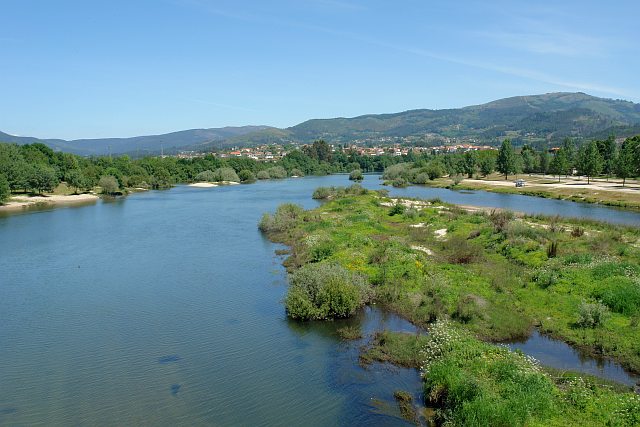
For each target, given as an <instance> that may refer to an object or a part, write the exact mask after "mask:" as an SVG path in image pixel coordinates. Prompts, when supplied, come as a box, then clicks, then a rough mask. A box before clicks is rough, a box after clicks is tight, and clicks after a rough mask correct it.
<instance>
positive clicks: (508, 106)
mask: <svg viewBox="0 0 640 427" xmlns="http://www.w3.org/2000/svg"><path fill="white" fill-rule="evenodd" d="M638 128H640V104H635V103H633V102H629V101H623V100H614V99H605V98H598V97H595V96H591V95H587V94H585V93H580V92H579V93H567V92H556V93H548V94H544V95H531V96H516V97H512V98H505V99H499V100H497V101H492V102H489V103H486V104H481V105H472V106H469V107H464V108H453V109H443V110H427V109H421V110H410V111H404V112H401V113H392V114H367V115H363V116H358V117H352V118H344V117H339V118H332V119H312V120H307V121H305V122H303V123H300V124H298V125H295V126H292V127H290V128H287V129H278V128H275V127H269V126H242V127H224V128H212V129H191V130H184V131H179V132H173V133H168V134H163V135H149V136H138V137H133V138H103V139H80V140H74V141H65V140H60V139H45V140H38V139H36V138H30V137H18V136H13V135H8V134H3V133H1V132H0V141H2V142H14V143H18V144H28V143H32V142H36V141H41V142H44V143H45V144H47V145H49V146H50V147H52V148H53V149H56V150H61V151H68V152H71V153H76V154H81V155H100V154H108V153H113V154H119V153H130V154H139V155H142V154H158V153H160V151H161V150H162V149H163V150H164V152H165V153H173V152H175V151H178V150H198V151H209V150H212V149H221V148H228V147H233V146H246V145H260V144H271V143H283V142H293V141H295V142H302V143H307V142H311V141H313V140H316V139H319V138H323V139H325V140H327V141H330V142H335V143H350V142H354V141H358V142H367V141H368V142H376V141H381V140H383V139H385V140H389V139H391V140H394V139H395V138H403V139H404V141H406V142H412V143H422V144H439V143H442V142H444V141H447V140H450V139H451V138H454V139H456V140H467V141H476V142H478V143H484V144H495V143H497V142H500V141H501V140H503V139H504V138H507V137H508V138H511V139H512V140H513V142H514V143H515V144H522V143H525V142H526V143H534V144H535V143H542V142H549V141H559V140H561V139H563V138H565V137H572V138H576V139H578V140H582V139H587V138H602V137H603V135H604V137H606V136H608V135H610V134H615V135H619V136H629V135H633V134H637V129H638Z"/></svg>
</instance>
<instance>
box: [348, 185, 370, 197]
mask: <svg viewBox="0 0 640 427" xmlns="http://www.w3.org/2000/svg"><path fill="white" fill-rule="evenodd" d="M345 192H346V193H347V194H351V195H353V196H362V195H364V194H367V193H368V192H369V190H367V189H366V188H364V187H363V186H362V185H360V184H352V185H350V186H349V187H347V188H346V189H345Z"/></svg>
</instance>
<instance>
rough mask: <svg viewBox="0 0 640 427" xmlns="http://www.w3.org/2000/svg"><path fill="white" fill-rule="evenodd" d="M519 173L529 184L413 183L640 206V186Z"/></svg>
mask: <svg viewBox="0 0 640 427" xmlns="http://www.w3.org/2000/svg"><path fill="white" fill-rule="evenodd" d="M518 177H519V178H521V179H524V180H525V181H526V186H525V187H520V188H517V187H515V184H514V180H515V179H516V178H515V176H513V177H512V178H510V179H508V180H494V179H473V178H465V179H463V180H462V181H461V182H460V183H459V184H458V185H453V184H452V182H451V180H449V179H447V178H439V179H436V180H434V181H430V182H427V183H425V184H411V185H424V186H425V187H434V188H448V189H450V190H471V191H487V192H491V193H503V194H519V195H522V196H530V197H540V198H544V199H556V200H565V201H570V202H577V203H588V204H595V205H601V206H610V207H615V208H618V209H623V210H628V211H631V212H638V211H639V210H640V188H638V187H631V186H628V187H627V186H625V187H622V185H621V184H620V183H617V182H613V181H610V182H604V181H591V183H589V184H587V182H586V181H584V180H578V179H576V178H569V179H563V181H561V182H557V181H556V180H555V179H554V178H553V177H550V176H540V175H532V176H529V175H524V174H522V175H518ZM629 184H631V182H630V183H629Z"/></svg>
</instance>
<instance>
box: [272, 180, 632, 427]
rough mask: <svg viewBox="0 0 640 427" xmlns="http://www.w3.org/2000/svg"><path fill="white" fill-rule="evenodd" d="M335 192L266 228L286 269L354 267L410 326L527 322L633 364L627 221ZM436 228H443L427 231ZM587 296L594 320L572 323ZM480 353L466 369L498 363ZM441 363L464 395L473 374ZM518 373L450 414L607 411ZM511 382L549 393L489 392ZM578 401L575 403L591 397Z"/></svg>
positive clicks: (392, 351)
mask: <svg viewBox="0 0 640 427" xmlns="http://www.w3.org/2000/svg"><path fill="white" fill-rule="evenodd" d="M340 193H341V194H340V196H336V198H335V199H333V200H330V201H329V202H327V203H325V204H323V205H322V206H321V207H319V208H317V209H314V210H312V211H305V212H304V213H302V214H301V215H300V216H299V217H298V218H297V219H296V221H294V222H293V225H291V227H290V228H288V229H287V230H286V232H280V233H278V234H277V235H272V236H271V237H272V238H273V239H276V240H278V241H281V242H283V243H286V244H287V245H289V246H290V247H291V255H290V257H289V258H288V259H287V260H286V262H285V265H286V266H287V268H288V269H289V270H290V271H297V270H298V269H299V268H300V267H301V266H303V265H306V264H308V263H314V262H315V263H317V262H320V263H333V264H338V265H341V266H342V267H344V268H346V269H347V270H349V271H351V272H353V273H357V274H359V275H361V276H363V277H364V278H365V279H366V281H367V283H368V284H369V285H368V286H369V287H370V292H371V294H372V301H374V302H376V303H377V304H379V305H382V306H383V307H386V308H388V309H390V310H392V311H394V312H396V313H398V314H400V315H401V316H403V317H405V318H406V319H408V320H410V321H411V322H413V323H414V324H416V325H418V326H423V327H428V326H429V325H431V324H432V323H433V322H434V321H436V320H441V319H449V320H450V322H451V323H452V324H453V325H455V327H456V328H459V329H460V330H464V331H465V334H469V335H468V336H469V337H470V338H469V339H473V340H476V341H477V340H481V341H484V342H487V341H488V342H495V341H501V340H508V339H512V338H516V337H524V336H527V335H528V334H529V333H530V331H531V329H532V328H533V327H538V328H539V329H540V330H541V331H542V332H543V333H546V334H549V335H550V336H553V337H554V338H558V339H562V340H564V341H566V342H568V343H569V344H572V345H574V346H578V347H580V348H581V349H583V350H586V351H587V352H591V353H593V354H598V355H600V356H605V357H609V358H612V359H614V360H616V361H618V362H620V363H622V364H623V365H624V366H625V367H627V368H630V369H631V370H633V371H636V372H640V326H639V324H640V314H639V311H640V310H639V308H640V298H639V297H638V296H639V293H638V286H639V283H640V267H638V266H639V265H640V230H639V229H636V228H631V227H623V226H614V225H607V224H603V223H598V222H594V221H585V220H568V219H566V220H565V219H559V218H549V217H544V216H520V217H513V216H509V215H502V214H495V215H489V214H486V213H478V212H475V213H471V212H467V211H465V210H462V209H460V208H457V207H455V206H452V205H448V204H443V203H441V202H440V201H436V203H429V202H420V203H419V204H418V205H417V206H415V204H414V207H413V208H411V209H405V213H397V214H395V215H389V213H390V212H391V211H392V209H393V206H395V201H392V200H391V199H389V198H387V197H385V196H384V195H382V194H380V193H373V192H368V193H365V194H358V195H353V194H349V192H347V191H343V192H340ZM396 210H398V209H396ZM408 210H411V213H410V214H408V215H407V214H406V212H407V211H408ZM578 228H579V229H580V232H579V233H576V232H575V230H576V229H578ZM439 230H446V234H444V235H438V234H437V233H436V231H439ZM439 233H440V232H439ZM440 234H441V233H440ZM551 242H555V243H556V244H557V248H556V251H555V253H550V252H549V246H550V244H551ZM598 302H602V303H603V304H605V305H606V306H607V307H608V311H609V313H608V315H606V316H604V317H603V319H604V320H603V322H602V324H599V325H595V327H585V326H584V325H586V324H585V323H584V322H583V323H580V315H581V314H580V313H581V307H583V308H584V304H591V305H594V304H596V303H598ZM581 324H582V325H583V326H581ZM423 339H424V337H418V338H415V337H410V336H395V335H394V334H391V333H389V332H381V333H379V334H377V335H376V337H375V339H374V342H373V344H374V345H372V346H371V347H370V348H368V349H367V350H366V351H365V352H364V353H363V355H362V362H363V363H367V362H372V361H388V362H393V363H396V364H399V365H403V366H417V364H419V362H420V358H419V356H418V352H419V349H420V347H421V345H422V344H423V342H422V340H423ZM381 343H383V344H384V345H380V344H381ZM483 345H485V344H483V343H481V342H480V341H478V343H476V344H473V346H471V347H468V349H474V348H475V350H473V351H476V350H477V349H478V348H479V349H485V350H486V349H488V348H490V347H486V348H485V347H483ZM486 345H488V346H491V348H493V347H494V346H492V345H491V344H486ZM474 346H478V347H477V348H476V347H474ZM485 350H483V351H485ZM486 351H489V350H486ZM491 354H493V353H491ZM496 363H497V362H496ZM509 363H511V362H509ZM481 365H482V364H481V363H480V362H478V366H476V367H475V368H474V369H477V370H478V371H477V375H479V377H478V378H480V379H483V378H485V377H487V376H488V377H487V378H491V375H494V374H495V375H498V373H496V372H490V371H487V370H486V369H489V368H488V367H484V368H483V367H482V366H481ZM474 366H475V365H474ZM495 366H498V365H495ZM449 368H450V367H447V366H444V365H443V366H442V370H443V371H442V372H441V380H442V381H443V383H447V384H450V385H451V387H453V388H455V389H456V390H458V391H456V393H458V392H459V393H461V394H460V396H463V397H464V396H466V394H465V393H467V392H468V393H471V395H474V394H473V393H475V391H474V390H475V388H474V387H476V386H478V385H477V384H476V385H474V383H468V382H466V380H465V379H464V378H466V377H467V373H465V372H462V373H461V372H460V371H455V370H454V371H447V370H446V369H449ZM483 369H484V370H483ZM496 369H497V368H496ZM501 369H502V368H501ZM509 369H513V366H512V365H509V364H507V365H505V366H504V369H502V370H503V371H504V372H508V371H509ZM498 371H500V369H498ZM449 375H451V376H449ZM456 375H459V377H458V376H456ZM474 375H476V374H474ZM541 375H542V374H541ZM470 378H473V376H472V377H470ZM535 378H538V377H535ZM545 378H546V377H545ZM520 380H521V378H519V377H517V378H516V377H508V378H507V379H505V381H508V382H511V383H513V384H515V385H513V386H514V387H516V388H515V389H507V388H504V389H503V388H500V387H499V386H496V387H497V388H490V389H488V390H484V389H483V390H484V391H482V393H483V394H481V395H479V397H478V399H479V400H478V401H477V402H476V403H474V404H473V405H476V406H473V405H472V406H473V408H476V409H473V410H472V406H469V408H470V409H469V411H471V412H469V414H471V415H469V414H467V415H464V414H463V413H462V412H461V414H462V415H459V416H460V417H462V418H460V419H459V420H464V422H465V423H466V422H468V423H469V425H473V422H474V421H473V420H472V419H471V418H467V416H469V417H472V416H476V415H477V416H478V417H480V416H482V417H485V416H486V417H493V416H494V415H491V414H495V417H497V418H485V421H486V419H490V420H492V423H495V425H500V423H502V422H503V421H505V420H506V419H507V418H508V417H507V415H506V414H511V413H513V419H514V420H517V423H519V424H515V425H522V423H524V424H528V425H566V424H563V423H562V422H561V420H563V419H567V420H570V421H571V422H574V423H583V424H585V425H601V424H602V423H606V422H608V420H609V418H607V416H605V414H604V412H603V411H601V408H600V407H597V405H595V404H594V405H593V406H594V407H593V408H592V410H591V409H590V411H592V412H589V411H587V412H586V413H585V412H584V411H583V410H582V409H579V408H575V407H574V406H571V405H569V406H566V405H564V406H562V405H560V404H559V403H558V402H560V400H558V399H557V396H556V397H554V396H555V395H556V394H558V393H560V394H562V393H564V391H563V390H565V389H566V388H567V387H569V385H565V384H564V383H557V381H555V380H554V381H552V384H551V387H552V388H551V392H549V389H548V387H549V386H548V384H547V383H546V382H544V381H543V382H536V381H538V379H535V381H533V380H532V381H533V382H532V383H529V382H527V381H529V380H528V379H522V380H523V381H524V382H523V383H520V382H519V381H520ZM547 380H548V379H547ZM547 380H545V381H547ZM491 381H493V380H491ZM514 381H515V382H514ZM540 381H542V380H540ZM549 381H551V380H549ZM518 384H520V385H518ZM480 385H481V384H480ZM483 387H484V386H483ZM492 387H493V386H492ZM518 387H521V388H518ZM528 387H531V389H529V388H528ZM571 387H573V386H571ZM589 387H591V386H589ZM596 389H597V390H596ZM596 389H594V388H593V387H591V388H589V390H590V393H592V395H593V396H592V397H593V399H596V400H597V399H602V400H603V402H604V403H603V408H609V409H611V408H614V409H611V411H612V412H611V413H614V412H615V411H616V410H617V409H615V408H618V407H617V406H615V405H617V403H615V401H616V399H618V397H612V396H613V395H610V394H607V392H606V387H605V388H603V390H604V391H603V390H601V387H596ZM523 390H524V391H526V392H527V393H532V394H533V395H537V394H545V395H546V394H548V393H551V395H552V400H551V402H550V403H549V402H547V403H544V402H542V403H540V402H533V401H530V400H527V399H525V398H524V397H523V398H522V399H524V400H517V399H516V400H514V401H511V400H505V403H504V405H503V404H502V403H497V402H498V401H497V400H496V396H498V395H507V394H508V393H515V394H516V395H517V394H518V393H520V392H521V391H523ZM541 390H542V391H541ZM594 390H596V391H594ZM496 393H497V394H496ZM594 396H595V397H594ZM590 399H591V398H590ZM620 399H623V400H624V399H626V397H624V398H623V397H621V398H620ZM454 400H455V399H454ZM456 401H457V400H456ZM478 402H479V403H478ZM589 402H591V403H588V404H587V406H586V407H590V406H589V405H592V403H593V402H595V400H589ZM441 403H442V402H441ZM538 403H540V405H541V406H539V407H538V406H536V405H538ZM500 405H502V406H500ZM487 408H489V409H490V410H488V409H487ZM478 411H480V412H482V411H484V412H482V414H484V415H482V414H480V412H478ZM473 414H476V415H473ZM501 414H502V415H501ZM558 414H560V415H558ZM589 414H591V415H589ZM456 416H458V415H456ZM502 416H504V417H507V418H505V419H503V418H500V417H502ZM455 419H456V420H457V419H458V418H455ZM541 420H543V421H541ZM505 422H506V421H505ZM616 422H617V421H616ZM505 425H513V424H505ZM612 425H624V424H620V423H618V424H616V423H613V424H612Z"/></svg>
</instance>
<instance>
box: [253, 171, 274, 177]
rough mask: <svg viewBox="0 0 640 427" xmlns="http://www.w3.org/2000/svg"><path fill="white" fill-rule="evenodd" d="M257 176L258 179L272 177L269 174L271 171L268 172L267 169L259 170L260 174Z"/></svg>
mask: <svg viewBox="0 0 640 427" xmlns="http://www.w3.org/2000/svg"><path fill="white" fill-rule="evenodd" d="M256 178H258V179H269V178H271V177H270V176H269V172H267V171H260V172H258V174H257V175H256Z"/></svg>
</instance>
